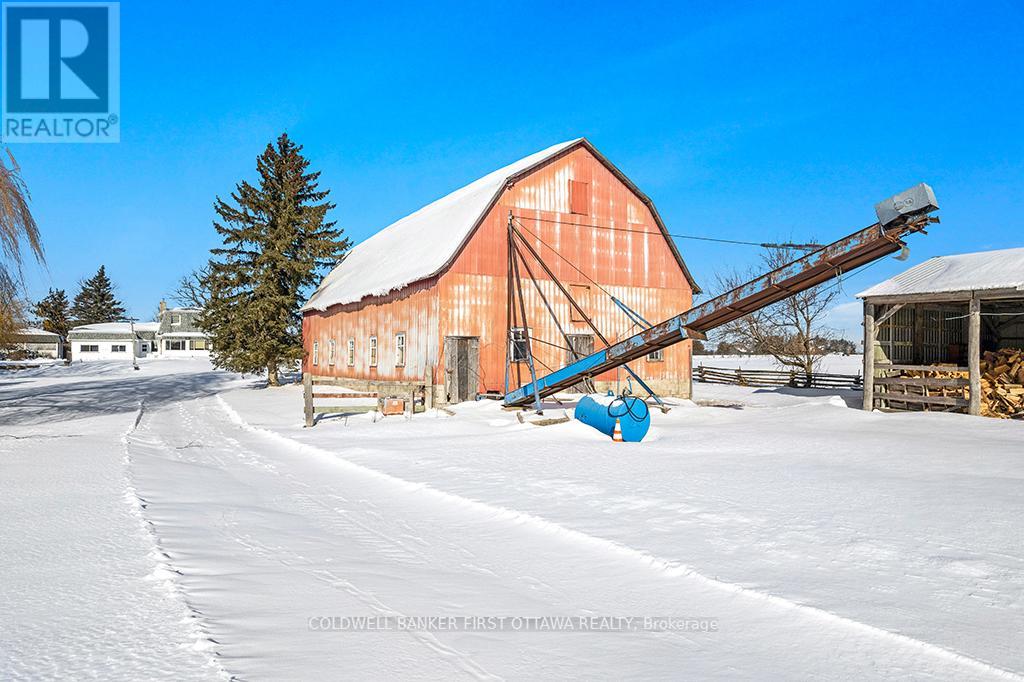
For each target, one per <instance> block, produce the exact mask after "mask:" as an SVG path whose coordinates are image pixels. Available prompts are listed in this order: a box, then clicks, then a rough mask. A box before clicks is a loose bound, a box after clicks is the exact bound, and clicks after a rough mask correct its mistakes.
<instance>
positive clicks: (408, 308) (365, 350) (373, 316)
mask: <svg viewBox="0 0 1024 682" xmlns="http://www.w3.org/2000/svg"><path fill="white" fill-rule="evenodd" d="M436 282H437V280H436V279H431V280H425V281H423V282H420V283H418V284H415V285H413V286H411V287H406V288H405V289H402V290H400V291H396V292H391V293H390V294H388V295H386V296H375V297H371V298H367V299H363V300H362V301H359V302H358V303H350V304H346V305H341V306H334V307H332V308H329V309H327V310H326V311H324V312H319V311H311V312H307V313H306V314H305V315H304V316H303V319H302V341H303V346H304V347H305V350H306V358H305V360H304V361H303V371H312V372H313V373H314V374H317V375H321V376H334V377H344V378H350V379H360V380H369V381H422V380H423V379H424V377H425V376H427V375H428V374H431V376H432V371H433V368H434V367H435V366H436V365H437V364H438V356H439V352H438V343H437V342H438V336H437V328H438V324H437V288H436ZM403 332H404V333H405V345H406V348H405V354H406V358H405V365H404V366H396V364H395V359H396V358H395V356H396V350H395V336H396V335H397V334H400V333H403ZM371 336H376V337H377V366H376V367H371V366H370V364H369V361H370V358H369V354H370V347H369V343H370V342H369V339H370V337H371ZM350 338H352V339H355V348H356V353H355V365H354V366H349V365H348V340H349V339H350ZM331 339H334V340H335V342H336V343H337V349H338V350H337V352H336V357H335V361H334V364H333V365H330V364H329V363H328V357H327V348H328V343H329V341H330V340H331ZM314 341H319V343H320V349H321V352H320V353H319V355H320V357H319V363H318V364H317V366H316V367H313V366H312V349H313V342H314Z"/></svg>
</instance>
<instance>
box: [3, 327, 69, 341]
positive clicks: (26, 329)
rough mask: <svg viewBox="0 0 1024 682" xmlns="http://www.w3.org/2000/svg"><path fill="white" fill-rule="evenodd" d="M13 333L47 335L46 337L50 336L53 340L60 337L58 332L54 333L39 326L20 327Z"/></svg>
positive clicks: (19, 334) (18, 334)
mask: <svg viewBox="0 0 1024 682" xmlns="http://www.w3.org/2000/svg"><path fill="white" fill-rule="evenodd" d="M14 335H15V336H47V337H52V338H53V339H54V340H56V339H59V338H60V335H59V334H54V333H53V332H48V331H46V330H45V329H40V328H39V327H22V328H21V329H19V330H18V331H16V332H15V333H14Z"/></svg>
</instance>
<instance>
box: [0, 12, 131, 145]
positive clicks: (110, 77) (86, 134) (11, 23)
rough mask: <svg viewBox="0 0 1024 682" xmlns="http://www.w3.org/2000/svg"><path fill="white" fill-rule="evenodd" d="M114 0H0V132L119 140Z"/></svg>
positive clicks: (16, 137) (47, 138) (12, 136)
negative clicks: (0, 102)
mask: <svg viewBox="0 0 1024 682" xmlns="http://www.w3.org/2000/svg"><path fill="white" fill-rule="evenodd" d="M119 9H120V6H119V3H116V2H94V3H74V4H71V3H43V2H5V3H3V62H4V64H3V106H2V125H3V127H2V137H3V141H4V142H5V143H12V142H118V141H119V140H120V138H121V135H120V128H121V127H120V50H119V47H120V44H119V39H120V16H119Z"/></svg>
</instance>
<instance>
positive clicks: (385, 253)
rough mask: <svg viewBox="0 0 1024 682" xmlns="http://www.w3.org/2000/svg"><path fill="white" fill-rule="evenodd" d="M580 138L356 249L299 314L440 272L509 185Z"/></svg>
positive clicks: (443, 200)
mask: <svg viewBox="0 0 1024 682" xmlns="http://www.w3.org/2000/svg"><path fill="white" fill-rule="evenodd" d="M581 139H582V138H578V139H575V140H569V141H568V142H562V143H561V144H556V145H554V146H553V147H548V148H547V149H545V150H543V151H539V152H537V153H536V154H531V155H530V156H527V157H525V158H522V159H519V160H518V161H516V162H515V163H512V164H509V165H508V166H505V167H504V168H499V169H498V170H496V171H494V172H493V173H488V174H487V175H485V176H484V177H482V178H480V179H479V180H476V181H475V182H471V183H470V184H468V185H466V186H465V187H463V188H461V189H457V190H455V191H454V192H452V193H451V194H449V195H447V196H444V197H441V198H440V199H438V200H437V201H435V202H433V203H430V204H427V205H426V206H424V207H423V208H421V209H420V210H418V211H416V212H415V213H411V214H409V215H407V216H406V217H404V218H402V219H401V220H398V221H397V222H394V223H392V224H391V225H389V226H387V227H385V228H384V229H383V230H381V231H380V232H378V233H377V234H375V235H373V236H372V237H370V238H369V239H367V240H366V241H364V242H362V243H361V244H358V245H357V246H355V247H354V248H353V249H352V250H351V251H349V252H348V255H347V256H346V257H345V260H344V261H342V262H341V263H340V264H339V265H337V266H336V267H335V268H334V269H333V270H331V272H330V273H329V274H328V275H327V276H326V277H325V278H324V280H323V282H321V283H320V286H319V287H318V288H317V290H316V291H315V292H313V295H312V296H311V297H310V298H309V300H308V301H307V302H306V305H305V306H303V308H302V309H303V310H326V309H327V308H329V307H330V306H332V305H338V304H341V303H354V302H356V301H358V300H360V299H361V298H363V297H365V296H382V295H384V294H387V293H388V292H390V291H394V290H395V289H401V288H402V287H404V286H405V285H407V284H411V283H412V282H416V281H418V280H421V279H425V278H427V277H430V276H431V275H434V274H435V273H437V272H438V271H439V270H441V269H442V268H443V267H444V266H445V264H446V263H447V262H448V260H449V259H450V258H451V257H452V254H453V253H455V251H456V250H457V249H458V248H459V246H461V245H462V242H463V241H465V239H466V237H468V236H469V233H470V232H471V231H472V230H473V228H474V227H475V226H476V223H477V221H478V220H479V219H480V217H481V216H482V215H483V214H484V212H485V211H486V210H487V208H488V206H490V204H491V201H492V200H493V199H494V198H495V196H497V194H498V193H499V192H500V191H501V190H502V189H504V187H505V183H506V182H508V179H509V178H510V177H511V176H513V175H517V174H519V173H521V172H523V171H525V170H528V169H529V168H530V167H531V166H534V165H536V164H538V163H541V162H542V161H545V160H547V159H548V158H549V157H551V156H554V155H555V154H557V153H559V152H561V151H563V150H565V149H567V148H569V147H570V146H572V145H573V144H575V143H577V142H579V141H580V140H581Z"/></svg>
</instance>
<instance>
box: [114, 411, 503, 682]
mask: <svg viewBox="0 0 1024 682" xmlns="http://www.w3.org/2000/svg"><path fill="white" fill-rule="evenodd" d="M188 402H195V401H179V402H178V403H177V404H176V408H177V412H178V418H179V420H180V422H181V424H182V425H183V426H184V428H185V429H186V430H188V432H189V434H190V435H189V437H193V436H194V437H195V438H196V439H199V438H202V439H203V440H205V441H207V442H205V443H201V442H200V441H199V440H191V441H189V442H190V443H199V445H200V446H201V447H202V453H203V455H202V456H203V459H204V460H207V461H209V462H212V463H215V464H216V465H217V466H218V467H219V468H221V469H227V466H226V464H227V462H226V461H225V460H228V459H231V458H232V457H234V458H235V459H237V461H239V462H241V463H243V464H245V465H247V466H251V467H256V468H258V469H260V470H262V471H264V472H266V473H267V474H269V475H273V476H283V478H284V480H287V482H288V483H289V485H291V486H293V487H294V488H295V489H296V490H299V489H306V490H308V489H309V487H310V486H308V485H307V484H306V483H304V482H303V481H301V480H299V479H297V478H296V477H295V476H293V475H291V474H288V473H283V474H282V472H280V471H278V470H277V469H276V467H275V466H274V465H273V463H271V462H269V461H268V460H267V459H266V458H265V457H263V456H261V455H260V454H259V453H257V452H247V450H246V447H245V445H244V444H242V443H241V442H239V441H238V440H237V439H235V438H233V437H231V436H230V435H228V434H227V433H223V432H221V431H217V432H216V436H217V437H218V438H220V439H222V440H223V442H224V444H223V445H221V444H216V445H211V444H210V443H209V442H208V438H209V435H210V433H209V432H208V431H205V430H204V429H203V426H204V425H203V424H201V423H200V424H198V425H197V424H196V419H194V416H193V414H192V413H191V412H189V410H188V409H187V408H186V405H187V404H188ZM140 420H141V412H140V415H139V418H137V419H136V422H135V426H133V427H132V430H133V431H134V429H135V428H136V427H137V426H138V424H139V421H140ZM154 435H157V434H154ZM157 441H158V442H160V445H159V447H162V448H163V449H164V450H166V451H167V452H168V453H169V454H171V455H174V454H175V450H181V449H183V448H181V447H175V446H174V445H172V444H171V443H168V442H166V441H163V439H161V438H159V436H158V435H157ZM135 497H136V498H137V499H138V500H140V501H141V504H142V506H143V508H144V506H145V501H144V500H142V498H140V497H138V496H137V494H136V495H135ZM291 501H292V502H293V503H295V504H296V505H297V506H299V507H300V508H302V507H305V508H309V509H311V510H314V511H316V512H320V513H323V512H329V513H335V512H336V510H335V509H334V508H333V507H331V506H330V505H329V504H326V503H324V502H322V501H321V500H319V499H317V498H316V497H314V496H313V495H311V494H308V493H303V492H295V493H294V494H293V495H292V496H291ZM366 502H367V503H369V502H368V501H366ZM378 516H379V514H378ZM146 524H147V526H148V529H149V531H150V533H151V535H152V536H153V538H154V541H155V542H156V544H157V545H158V546H159V544H160V541H159V538H158V534H157V531H156V528H155V526H154V525H153V524H152V523H151V522H149V521H146ZM345 524H346V525H347V526H348V527H349V530H355V531H356V532H357V533H359V532H361V533H363V534H364V535H365V536H367V537H373V538H375V539H376V541H377V543H378V544H380V545H387V546H391V547H393V548H394V549H395V550H397V551H404V552H407V553H409V554H410V556H412V557H414V558H416V559H418V560H420V561H426V557H425V556H424V555H423V554H422V553H420V552H415V551H410V548H408V547H406V546H405V545H403V544H402V543H401V542H398V541H397V540H396V539H395V538H392V537H389V536H387V535H385V534H383V533H380V532H379V531H377V530H375V529H373V528H371V527H369V526H367V525H366V524H364V523H361V522H359V521H357V520H355V519H353V518H351V517H346V518H345ZM233 526H234V522H233V521H232V520H231V519H224V523H223V525H221V526H219V527H217V528H216V529H215V530H216V531H217V532H218V533H220V535H221V536H222V537H223V538H224V539H225V541H228V542H234V543H236V544H238V545H240V546H241V547H243V548H245V549H246V550H247V551H249V552H252V553H253V554H254V555H256V556H259V557H260V558H262V559H264V560H266V561H269V562H274V563H277V564H279V565H281V566H284V567H285V568H287V569H289V570H291V571H297V572H301V573H304V574H306V575H308V576H310V577H311V578H313V579H314V580H316V581H318V582H320V583H322V584H324V585H327V586H328V587H330V588H331V589H334V590H341V591H343V592H345V593H346V594H348V595H350V596H352V597H354V598H356V599H357V600H359V601H360V602H361V603H363V604H364V605H366V606H367V607H368V608H370V609H371V610H373V611H374V612H375V613H377V614H378V615H381V616H392V617H407V614H405V613H402V612H401V611H399V610H397V609H395V608H393V607H391V606H389V605H388V604H386V603H385V602H382V601H381V600H380V599H378V598H377V597H376V596H374V595H373V594H372V593H370V592H367V591H366V590H362V589H360V588H359V587H358V586H357V585H355V584H354V583H352V582H351V581H350V580H347V579H345V578H343V577H341V576H339V575H337V574H336V573H334V572H332V571H330V570H328V569H322V568H314V567H311V566H309V565H308V564H307V562H305V560H304V558H303V557H302V556H295V555H292V556H285V555H283V553H282V552H283V551H287V550H284V548H275V547H271V546H269V545H267V544H265V543H262V542H260V541H259V540H257V539H255V538H253V537H252V536H251V535H248V534H239V533H238V532H235V531H234V530H233ZM160 555H161V556H162V557H163V558H164V559H165V561H164V562H163V563H165V564H167V566H168V568H169V572H170V574H171V579H173V577H174V576H177V575H181V572H180V571H178V570H177V569H176V568H174V567H173V566H170V557H169V556H168V555H167V554H166V553H164V552H163V550H162V549H161V550H160ZM173 584H174V587H175V588H176V589H177V591H178V592H179V594H180V596H181V597H182V599H183V600H184V601H185V603H186V605H187V606H188V607H189V609H190V610H191V611H192V613H193V614H194V617H195V618H200V617H201V613H200V612H199V611H198V610H197V609H195V608H194V607H193V606H192V604H191V603H189V600H188V599H187V597H186V596H185V594H184V587H183V586H181V585H180V584H179V583H178V582H177V581H173ZM199 630H200V635H199V636H200V637H201V638H205V639H207V640H208V641H209V642H211V643H212V645H216V644H218V642H217V641H216V640H215V639H213V637H212V636H211V635H210V634H209V632H208V630H207V629H206V627H205V626H203V625H202V624H201V623H200V624H199ZM406 634H407V635H409V636H410V637H411V638H412V639H413V640H415V641H416V642H417V643H418V644H419V645H420V646H423V647H424V648H426V649H427V650H429V651H431V652H433V653H434V654H436V655H437V656H438V657H439V658H441V659H442V660H444V661H445V662H446V663H447V664H448V665H450V666H451V667H452V668H453V669H454V670H456V671H458V672H461V673H464V674H465V675H467V676H469V677H471V678H473V679H477V680H481V681H483V682H489V681H492V680H500V679H502V678H501V677H500V676H497V675H494V674H493V673H491V672H490V671H488V670H487V669H485V668H484V667H483V666H481V665H480V664H479V663H478V662H477V661H476V660H475V659H474V658H473V657H472V656H471V655H469V654H467V653H466V652H464V651H461V650H459V649H457V648H455V647H452V646H449V645H446V644H445V643H443V642H442V641H440V640H439V639H438V638H437V637H436V636H434V635H433V634H432V633H430V632H421V631H416V630H408V631H406ZM214 654H215V655H218V656H219V654H218V653H217V652H216V651H214ZM231 679H239V678H237V677H236V676H231Z"/></svg>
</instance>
